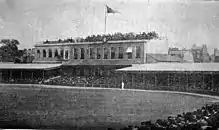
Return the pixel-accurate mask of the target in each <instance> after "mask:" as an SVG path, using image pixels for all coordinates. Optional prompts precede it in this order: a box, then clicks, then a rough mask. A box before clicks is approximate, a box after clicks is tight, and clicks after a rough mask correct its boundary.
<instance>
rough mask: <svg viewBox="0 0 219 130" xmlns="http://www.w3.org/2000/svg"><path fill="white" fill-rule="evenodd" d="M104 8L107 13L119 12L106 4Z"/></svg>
mask: <svg viewBox="0 0 219 130" xmlns="http://www.w3.org/2000/svg"><path fill="white" fill-rule="evenodd" d="M106 10H107V11H106V12H107V13H113V14H114V13H119V12H118V11H117V10H114V9H112V8H110V7H109V6H107V5H106Z"/></svg>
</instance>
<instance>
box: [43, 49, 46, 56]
mask: <svg viewBox="0 0 219 130" xmlns="http://www.w3.org/2000/svg"><path fill="white" fill-rule="evenodd" d="M43 57H44V58H45V57H46V50H43Z"/></svg>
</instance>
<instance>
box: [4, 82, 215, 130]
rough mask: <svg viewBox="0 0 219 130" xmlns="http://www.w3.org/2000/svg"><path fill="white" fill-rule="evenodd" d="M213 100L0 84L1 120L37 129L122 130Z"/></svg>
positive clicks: (143, 93) (162, 94) (157, 94)
mask: <svg viewBox="0 0 219 130" xmlns="http://www.w3.org/2000/svg"><path fill="white" fill-rule="evenodd" d="M214 100H216V99H215V98H211V97H201V96H192V95H187V94H179V93H168V92H152V91H129V90H116V89H115V90H113V89H80V88H69V87H65V88H57V87H42V86H41V87H40V86H36V85H35V86H34V85H0V113H1V114H0V119H1V120H2V119H3V118H4V120H8V121H10V120H13V119H14V118H16V120H20V119H23V120H25V122H26V123H28V124H30V125H32V126H34V127H36V126H47V128H50V127H58V126H63V127H64V126H68V127H69V126H72V127H73V126H79V127H82V126H83V127H91V126H92V127H99V126H102V127H103V128H104V127H116V128H118V127H122V126H127V125H130V124H139V123H140V122H142V121H146V120H150V119H152V120H153V119H158V118H165V117H167V116H169V115H176V114H179V113H182V112H187V111H192V110H194V109H196V108H200V107H201V106H203V105H204V104H206V103H209V102H211V101H214Z"/></svg>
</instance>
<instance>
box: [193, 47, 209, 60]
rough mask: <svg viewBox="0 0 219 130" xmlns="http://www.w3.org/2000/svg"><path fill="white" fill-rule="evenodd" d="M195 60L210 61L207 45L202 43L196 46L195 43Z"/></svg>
mask: <svg viewBox="0 0 219 130" xmlns="http://www.w3.org/2000/svg"><path fill="white" fill-rule="evenodd" d="M191 51H192V54H193V58H194V62H198V63H201V62H210V56H209V54H208V51H207V45H202V46H196V44H194V45H193V46H192V48H191Z"/></svg>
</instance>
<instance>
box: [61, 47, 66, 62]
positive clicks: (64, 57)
mask: <svg viewBox="0 0 219 130" xmlns="http://www.w3.org/2000/svg"><path fill="white" fill-rule="evenodd" d="M65 51H66V50H65V49H64V50H63V57H62V58H63V59H64V60H66V59H65Z"/></svg>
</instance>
